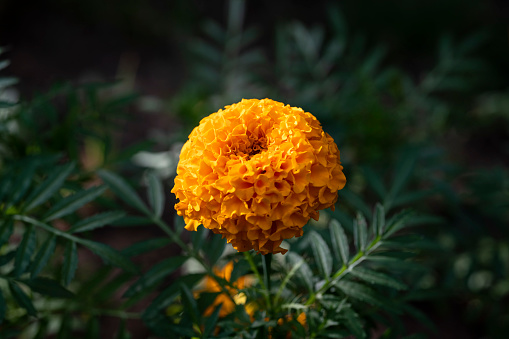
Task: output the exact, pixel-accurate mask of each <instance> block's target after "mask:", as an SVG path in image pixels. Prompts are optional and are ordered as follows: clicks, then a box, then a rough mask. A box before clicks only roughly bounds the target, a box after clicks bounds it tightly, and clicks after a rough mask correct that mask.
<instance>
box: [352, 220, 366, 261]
mask: <svg viewBox="0 0 509 339" xmlns="http://www.w3.org/2000/svg"><path fill="white" fill-rule="evenodd" d="M353 237H354V242H355V247H356V248H357V251H359V252H364V250H365V249H366V244H367V242H368V226H367V223H366V219H365V218H364V216H363V215H362V214H361V213H360V212H359V213H357V218H356V219H355V221H354V223H353Z"/></svg>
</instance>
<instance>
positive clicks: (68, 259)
mask: <svg viewBox="0 0 509 339" xmlns="http://www.w3.org/2000/svg"><path fill="white" fill-rule="evenodd" d="M77 268H78V249H77V247H76V243H75V242H74V241H68V242H67V243H66V244H65V252H64V264H63V265H62V283H63V284H64V286H67V285H69V284H70V283H71V281H72V279H73V278H74V274H76V269H77Z"/></svg>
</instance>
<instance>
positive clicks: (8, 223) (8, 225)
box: [0, 218, 14, 246]
mask: <svg viewBox="0 0 509 339" xmlns="http://www.w3.org/2000/svg"><path fill="white" fill-rule="evenodd" d="M13 231H14V221H13V220H12V218H8V219H4V220H2V225H1V226H0V246H3V244H5V243H6V242H7V241H9V238H10V237H11V235H12V232H13Z"/></svg>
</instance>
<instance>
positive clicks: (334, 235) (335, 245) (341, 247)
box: [329, 219, 350, 265]
mask: <svg viewBox="0 0 509 339" xmlns="http://www.w3.org/2000/svg"><path fill="white" fill-rule="evenodd" d="M329 230H330V235H331V242H332V249H333V251H334V254H335V255H336V258H340V259H341V261H342V264H343V265H347V264H348V261H349V256H350V248H349V246H348V238H347V237H346V234H345V231H344V230H343V227H342V226H341V224H340V223H339V221H337V220H336V219H331V221H330V223H329Z"/></svg>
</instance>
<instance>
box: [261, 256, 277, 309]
mask: <svg viewBox="0 0 509 339" xmlns="http://www.w3.org/2000/svg"><path fill="white" fill-rule="evenodd" d="M271 266H272V253H269V254H265V255H262V267H263V280H264V283H265V286H266V289H267V308H268V311H269V314H270V315H271V316H273V314H272V313H273V311H274V309H273V307H272V296H271V291H270V290H271V281H270V274H271V273H272V271H271V268H272V267H271Z"/></svg>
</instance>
